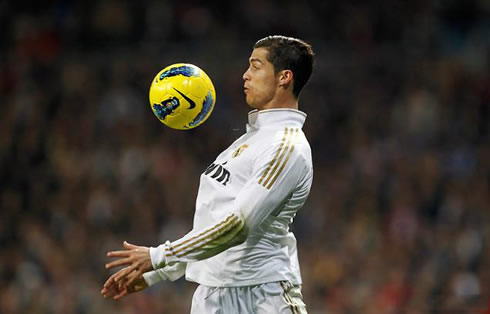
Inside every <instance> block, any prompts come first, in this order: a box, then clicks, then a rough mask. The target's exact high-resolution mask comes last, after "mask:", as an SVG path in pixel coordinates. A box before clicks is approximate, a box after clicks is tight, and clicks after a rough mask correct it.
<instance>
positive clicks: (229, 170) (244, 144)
mask: <svg viewBox="0 0 490 314" xmlns="http://www.w3.org/2000/svg"><path fill="white" fill-rule="evenodd" d="M255 146H256V143H254V141H253V138H252V137H244V138H243V139H241V140H238V141H236V142H234V143H233V144H232V145H231V146H230V147H228V148H227V149H226V150H224V151H223V152H222V153H221V154H219V155H218V157H217V158H216V159H215V160H214V161H213V162H212V163H211V164H210V165H209V166H208V167H207V168H206V170H205V171H204V172H203V177H204V176H205V177H206V181H208V184H212V185H214V186H215V187H216V188H230V187H233V188H239V187H240V186H242V185H243V184H245V182H246V181H247V180H248V179H249V177H250V176H251V175H252V171H253V162H254V160H253V158H254V153H253V152H254V150H255V148H256V147H255Z"/></svg>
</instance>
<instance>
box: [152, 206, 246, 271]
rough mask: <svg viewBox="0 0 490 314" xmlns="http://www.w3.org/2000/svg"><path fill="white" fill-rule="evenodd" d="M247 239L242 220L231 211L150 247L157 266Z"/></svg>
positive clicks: (193, 258)
mask: <svg viewBox="0 0 490 314" xmlns="http://www.w3.org/2000/svg"><path fill="white" fill-rule="evenodd" d="M245 238H246V230H245V228H244V222H243V219H242V218H241V217H240V215H238V214H235V213H230V214H229V215H227V216H226V217H225V218H224V219H222V220H221V221H219V222H218V223H216V224H214V225H212V226H209V227H207V228H205V229H204V230H199V231H193V232H190V233H188V234H187V235H186V236H184V237H183V238H181V239H179V240H176V241H174V242H171V243H170V242H169V241H167V242H166V243H165V244H162V245H160V246H158V247H156V248H150V255H151V261H152V265H153V268H154V269H158V268H162V267H165V266H166V265H173V264H174V263H179V262H186V263H188V262H195V261H199V260H203V259H206V258H209V257H212V256H214V255H216V254H218V253H221V252H223V251H224V250H226V249H228V248H230V247H232V246H235V245H238V244H240V243H242V242H243V241H244V240H245Z"/></svg>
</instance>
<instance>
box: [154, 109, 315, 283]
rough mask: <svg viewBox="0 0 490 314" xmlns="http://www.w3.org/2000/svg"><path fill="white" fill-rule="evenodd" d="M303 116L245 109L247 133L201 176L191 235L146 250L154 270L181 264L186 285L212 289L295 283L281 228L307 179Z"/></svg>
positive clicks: (288, 238)
mask: <svg viewBox="0 0 490 314" xmlns="http://www.w3.org/2000/svg"><path fill="white" fill-rule="evenodd" d="M305 118H306V114H304V113H303V112H300V111H298V110H293V109H270V110H261V111H252V112H251V113H250V114H249V124H248V125H247V132H246V133H245V134H244V135H243V136H241V137H240V138H239V139H237V140H236V141H235V142H234V143H233V144H232V145H231V146H230V147H229V148H227V149H226V150H225V151H223V152H222V153H221V154H220V155H219V156H218V157H217V158H216V160H215V161H214V162H213V163H212V165H211V166H210V167H208V169H207V170H206V171H205V172H204V173H203V174H202V175H201V181H200V186H199V191H198V196H197V200H196V212H195V216H194V226H193V230H192V231H191V232H189V233H188V234H187V235H186V236H184V237H183V238H181V239H178V240H176V241H174V242H166V243H165V244H162V245H160V246H159V247H157V248H152V249H151V258H152V264H153V266H154V268H163V269H167V268H168V271H170V268H169V266H172V265H176V264H180V263H184V265H185V263H187V267H186V279H187V280H190V281H195V282H198V283H200V284H202V285H206V286H215V287H218V286H222V287H223V286H226V287H234V286H235V287H236V286H248V285H257V284H261V283H266V282H275V281H288V282H291V283H293V284H301V275H300V270H299V263H298V257H297V252H296V239H295V237H294V235H293V234H292V233H291V232H289V225H290V224H291V222H292V220H293V218H294V216H295V215H296V213H297V211H298V210H299V209H300V208H301V207H302V205H303V204H304V202H305V200H306V198H307V196H308V194H309V191H310V188H311V183H312V178H313V168H312V162H311V149H310V146H309V144H308V141H307V140H306V137H305V136H304V134H303V132H302V130H301V128H302V126H303V123H304V121H305ZM173 267H175V266H173ZM183 268H184V267H183V265H181V266H180V267H178V268H177V269H178V270H179V271H178V272H177V274H181V272H182V269H183ZM170 272H171V271H170ZM166 274H168V272H167V273H166ZM161 277H162V276H160V275H158V274H157V273H156V272H151V273H149V274H147V275H145V279H147V278H148V279H147V282H148V281H151V280H152V279H151V278H154V279H155V280H158V278H161ZM160 280H161V279H160Z"/></svg>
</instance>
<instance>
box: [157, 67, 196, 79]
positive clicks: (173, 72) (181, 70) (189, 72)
mask: <svg viewBox="0 0 490 314" xmlns="http://www.w3.org/2000/svg"><path fill="white" fill-rule="evenodd" d="M177 75H183V76H186V77H193V76H199V69H196V68H194V67H190V66H187V65H183V66H179V67H175V68H171V69H169V70H167V71H165V72H163V73H162V74H160V80H163V79H164V78H166V77H172V76H177Z"/></svg>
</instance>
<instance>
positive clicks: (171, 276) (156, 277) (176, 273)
mask: <svg viewBox="0 0 490 314" xmlns="http://www.w3.org/2000/svg"><path fill="white" fill-rule="evenodd" d="M186 266H187V263H175V264H173V265H172V266H167V267H164V268H159V269H157V270H153V271H149V272H146V273H144V274H143V278H144V279H145V282H146V284H147V285H148V286H153V285H154V284H156V283H158V282H160V281H162V280H170V281H175V280H177V279H179V278H180V277H182V276H184V274H185V269H186Z"/></svg>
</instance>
